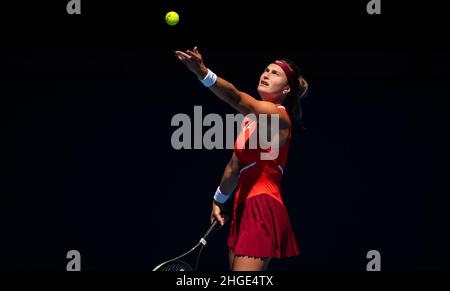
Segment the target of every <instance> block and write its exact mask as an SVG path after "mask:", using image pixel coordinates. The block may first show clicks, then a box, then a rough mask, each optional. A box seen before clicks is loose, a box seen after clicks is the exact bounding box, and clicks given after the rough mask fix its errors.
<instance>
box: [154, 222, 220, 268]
mask: <svg viewBox="0 0 450 291" xmlns="http://www.w3.org/2000/svg"><path fill="white" fill-rule="evenodd" d="M226 221H227V216H225V222H226ZM220 228H221V225H220V223H219V222H218V221H217V220H214V222H213V223H212V224H211V226H210V227H209V229H208V230H207V231H206V233H205V235H204V236H203V237H202V238H201V239H200V241H199V242H198V243H197V244H196V245H195V246H194V247H193V248H192V249H190V250H189V251H187V252H186V253H184V254H182V255H181V256H178V257H176V258H173V259H171V260H168V261H165V262H162V263H161V264H159V265H158V266H156V267H155V268H154V269H153V271H166V272H170V271H197V267H198V262H199V260H200V255H201V253H202V250H203V248H204V247H205V245H206V242H207V239H208V237H210V235H211V234H213V233H214V232H215V231H216V230H218V229H220Z"/></svg>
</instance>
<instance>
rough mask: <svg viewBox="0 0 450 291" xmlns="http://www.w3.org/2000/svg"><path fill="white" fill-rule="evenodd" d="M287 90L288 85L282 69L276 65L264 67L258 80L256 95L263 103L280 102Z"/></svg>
mask: <svg viewBox="0 0 450 291" xmlns="http://www.w3.org/2000/svg"><path fill="white" fill-rule="evenodd" d="M286 90H289V84H288V80H287V77H286V74H285V73H284V71H283V69H281V67H280V66H278V65H276V64H270V65H268V66H267V67H266V69H265V70H264V72H263V73H262V74H261V77H260V78H259V84H258V93H259V95H261V98H262V99H263V100H264V101H280V100H279V99H280V98H283V97H284V96H285V94H283V91H284V92H286Z"/></svg>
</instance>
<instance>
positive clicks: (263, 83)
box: [261, 80, 269, 86]
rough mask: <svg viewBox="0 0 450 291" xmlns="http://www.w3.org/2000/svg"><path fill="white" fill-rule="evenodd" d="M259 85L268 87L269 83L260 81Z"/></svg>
mask: <svg viewBox="0 0 450 291" xmlns="http://www.w3.org/2000/svg"><path fill="white" fill-rule="evenodd" d="M261 85H264V86H269V83H267V82H266V81H263V80H261Z"/></svg>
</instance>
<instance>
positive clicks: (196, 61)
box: [175, 47, 208, 79]
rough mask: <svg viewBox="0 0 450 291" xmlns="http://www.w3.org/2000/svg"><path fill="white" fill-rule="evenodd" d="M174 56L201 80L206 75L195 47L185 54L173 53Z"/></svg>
mask: <svg viewBox="0 0 450 291" xmlns="http://www.w3.org/2000/svg"><path fill="white" fill-rule="evenodd" d="M175 56H176V57H177V58H178V59H179V60H180V61H181V62H182V63H183V64H184V65H185V66H186V67H187V68H188V69H189V70H190V71H191V72H193V73H194V74H195V75H197V77H198V78H200V79H203V78H204V77H205V76H206V74H207V73H208V69H207V68H206V66H205V65H204V64H203V58H202V55H201V54H200V53H199V51H198V49H197V47H194V49H193V50H187V51H186V52H182V51H178V50H177V51H175Z"/></svg>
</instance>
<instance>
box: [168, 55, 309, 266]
mask: <svg viewBox="0 0 450 291" xmlns="http://www.w3.org/2000/svg"><path fill="white" fill-rule="evenodd" d="M175 55H176V56H177V57H178V59H179V60H180V61H182V62H183V64H185V65H186V66H187V67H188V69H189V70H191V71H192V72H193V73H194V74H195V75H196V76H197V77H198V78H199V79H200V80H201V82H202V83H203V84H204V85H205V86H206V87H208V88H209V89H210V90H211V91H212V92H213V93H214V94H215V95H216V96H217V97H219V98H220V99H221V100H223V101H225V102H226V103H228V104H229V105H231V106H232V107H233V108H234V109H236V110H237V111H239V112H240V113H242V114H243V115H245V116H249V114H254V115H253V116H256V119H255V118H253V119H252V118H248V117H246V118H245V119H244V121H243V123H242V131H241V133H240V136H239V137H238V138H237V140H236V142H235V145H234V151H233V155H232V157H231V159H230V161H229V163H228V164H227V166H226V167H225V170H224V173H223V176H222V179H221V181H220V185H219V187H218V188H217V190H216V193H215V195H214V199H213V202H212V213H211V222H213V221H214V220H218V221H219V222H220V224H222V225H223V224H224V215H223V205H224V203H225V202H226V201H227V199H228V198H229V197H230V196H231V194H232V193H233V191H234V190H235V189H236V192H235V193H236V195H235V198H234V208H233V215H232V220H231V226H230V234H229V237H228V247H229V263H230V268H231V270H233V271H262V270H267V267H268V265H269V262H270V260H271V259H272V258H284V257H290V256H297V255H298V254H299V247H298V244H297V240H296V238H295V235H294V232H293V231H292V227H291V223H290V220H289V216H288V212H287V210H286V207H285V205H284V203H283V199H282V195H281V179H282V176H283V172H284V168H285V164H286V160H287V155H288V150H289V142H290V139H291V128H292V119H297V118H298V119H300V118H301V114H302V110H301V103H300V100H301V99H302V98H303V97H304V96H305V95H306V93H307V91H308V84H307V82H306V81H305V79H304V78H303V76H302V74H301V72H300V69H299V68H298V66H297V65H295V64H294V63H293V62H291V61H289V60H276V61H274V62H273V63H271V64H269V65H268V66H267V67H266V69H265V70H264V72H263V73H262V75H261V77H260V80H259V84H258V93H259V95H260V96H261V99H262V100H257V99H255V98H253V97H252V96H250V95H248V94H246V93H244V92H241V91H239V90H238V89H237V88H236V87H235V86H234V85H233V84H231V83H229V82H227V81H226V80H224V79H222V78H220V77H217V75H216V74H214V73H213V72H212V71H211V70H209V69H208V68H207V67H206V66H205V65H204V63H203V59H202V56H201V54H200V53H199V51H198V49H197V47H195V48H194V49H193V50H187V51H186V52H182V51H175ZM262 114H265V115H266V116H269V117H270V118H268V120H269V121H270V120H272V119H273V117H274V116H276V117H277V118H278V119H277V120H278V122H279V123H278V124H279V128H277V130H276V132H271V130H272V129H271V127H270V126H268V128H264V129H262V127H261V122H260V123H258V122H257V121H258V120H259V119H258V117H259V116H261V115H262ZM291 118H292V119H291ZM261 130H267V136H269V137H273V139H272V142H271V146H270V147H262V146H260V144H257V147H256V148H255V147H253V148H251V146H250V145H249V143H250V141H251V139H250V137H252V135H253V134H255V133H258V132H260V131H261ZM273 141H276V143H274V142H273ZM275 147H277V148H276V151H274V149H275ZM274 152H275V153H276V155H273V158H262V155H263V154H270V153H274ZM266 157H267V156H266Z"/></svg>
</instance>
